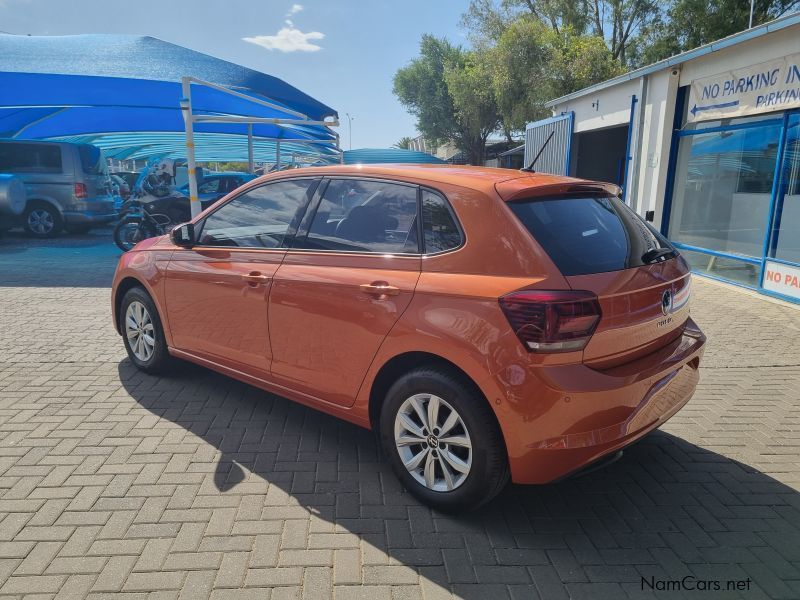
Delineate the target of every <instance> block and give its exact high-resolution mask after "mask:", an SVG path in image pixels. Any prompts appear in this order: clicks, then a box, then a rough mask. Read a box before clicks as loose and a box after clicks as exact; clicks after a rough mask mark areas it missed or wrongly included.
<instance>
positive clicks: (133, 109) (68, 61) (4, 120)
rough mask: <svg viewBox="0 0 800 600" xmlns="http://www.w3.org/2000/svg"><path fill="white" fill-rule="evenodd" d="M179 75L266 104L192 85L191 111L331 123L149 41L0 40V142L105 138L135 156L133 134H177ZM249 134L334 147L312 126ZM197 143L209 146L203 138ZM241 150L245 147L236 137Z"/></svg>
mask: <svg viewBox="0 0 800 600" xmlns="http://www.w3.org/2000/svg"><path fill="white" fill-rule="evenodd" d="M184 76H191V77H195V78H197V79H202V80H204V81H209V82H211V83H215V84H218V85H222V86H225V87H227V88H230V89H232V90H235V91H237V92H240V93H242V94H245V95H247V96H251V97H253V98H254V99H259V100H266V101H268V102H271V103H272V104H275V105H276V107H275V108H272V107H266V106H263V105H260V104H256V103H255V102H250V101H249V100H247V99H246V98H238V97H235V96H232V95H230V94H226V93H224V92H221V91H218V90H215V89H212V88H208V87H204V86H198V85H193V86H192V112H193V114H195V115H237V116H249V117H261V118H277V119H297V118H299V117H298V116H297V114H296V113H301V114H302V115H305V116H306V117H307V118H308V119H309V120H312V121H320V120H324V119H325V118H326V117H337V113H336V111H335V110H333V109H332V108H330V107H329V106H326V105H324V104H322V103H321V102H319V101H317V100H315V99H314V98H312V97H310V96H308V95H307V94H305V93H303V92H302V91H300V90H298V89H297V88H294V87H292V86H291V85H289V84H288V83H286V82H284V81H282V80H281V79H278V78H276V77H272V76H270V75H266V74H264V73H260V72H258V71H254V70H252V69H248V68H246V67H242V66H240V65H236V64H233V63H229V62H227V61H224V60H220V59H217V58H214V57H212V56H208V55H206V54H202V53H200V52H195V51H193V50H189V49H188V48H183V47H181V46H177V45H175V44H170V43H168V42H164V41H162V40H159V39H156V38H152V37H142V36H130V35H75V36H59V37H50V36H43V37H29V36H16V35H0V137H15V138H17V139H63V138H65V137H69V136H80V135H92V136H94V137H95V140H96V141H99V140H101V139H102V137H103V136H106V135H110V136H114V137H115V141H114V144H119V143H120V139H119V136H120V135H122V134H129V135H130V136H131V137H130V139H129V140H128V145H129V149H130V150H131V151H132V152H133V153H134V154H136V153H139V154H141V153H142V152H146V151H147V149H148V148H149V147H150V146H148V145H137V144H138V143H139V141H140V140H139V135H140V134H152V133H182V132H183V131H184V123H183V117H182V115H181V110H180V100H181V97H182V96H183V92H182V88H181V78H182V77H184ZM194 130H195V131H196V132H198V133H205V134H214V135H228V136H246V135H247V125H246V124H243V123H195V125H194ZM253 136H254V137H255V138H256V139H258V138H280V139H282V140H287V141H292V140H296V141H302V140H323V141H326V142H328V143H329V144H328V145H327V146H325V144H315V145H314V147H316V148H320V147H322V149H323V153H324V152H326V151H331V150H332V149H333V148H334V147H335V144H336V135H335V133H333V132H332V131H331V130H329V129H328V128H326V127H323V126H318V125H306V126H300V125H283V126H279V125H275V124H262V123H258V124H253ZM201 139H202V140H204V141H205V142H210V141H211V139H213V136H206V137H205V138H201ZM228 139H229V140H230V138H228ZM170 142H172V139H170ZM93 143H94V142H93ZM244 144H245V147H246V141H245V142H244ZM99 145H101V146H102V145H103V144H99ZM239 145H240V146H241V143H240V144H239ZM263 147H264V146H263V145H262V148H263ZM303 148H305V151H308V149H309V147H303ZM198 150H200V148H199V144H198ZM237 152H238V151H237ZM183 155H185V149H184V150H183ZM215 160H223V158H222V157H220V158H217V159H215Z"/></svg>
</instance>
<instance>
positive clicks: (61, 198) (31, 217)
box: [0, 139, 117, 237]
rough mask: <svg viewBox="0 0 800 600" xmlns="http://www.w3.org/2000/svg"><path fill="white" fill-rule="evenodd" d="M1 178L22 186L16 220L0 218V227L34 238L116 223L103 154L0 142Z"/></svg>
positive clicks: (61, 145)
mask: <svg viewBox="0 0 800 600" xmlns="http://www.w3.org/2000/svg"><path fill="white" fill-rule="evenodd" d="M0 173H11V174H13V175H15V176H17V177H18V178H20V179H21V180H22V182H23V183H24V184H25V192H26V195H27V201H26V204H25V210H24V212H23V213H22V214H21V215H19V216H13V215H0V221H2V223H0V225H2V226H4V227H10V226H14V225H21V226H22V227H24V228H25V230H26V231H27V232H28V233H29V234H30V235H33V236H35V237H52V236H54V235H56V234H58V233H60V232H61V230H62V229H66V230H67V231H70V232H75V233H78V232H80V233H83V232H86V231H88V230H89V229H90V228H91V227H92V226H96V225H100V224H102V223H108V222H109V221H113V220H114V219H115V218H116V216H117V215H116V211H115V210H114V198H113V196H112V193H111V180H110V178H109V176H108V166H107V165H106V159H105V156H103V151H102V150H100V148H98V147H97V146H92V145H89V144H71V143H67V142H39V141H29V140H25V141H21V140H9V139H0Z"/></svg>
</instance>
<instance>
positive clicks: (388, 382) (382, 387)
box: [369, 351, 505, 444]
mask: <svg viewBox="0 0 800 600" xmlns="http://www.w3.org/2000/svg"><path fill="white" fill-rule="evenodd" d="M421 366H426V367H439V368H442V369H445V370H447V371H450V372H451V373H453V374H455V375H457V376H458V377H459V378H460V379H461V380H463V381H464V383H465V384H466V385H468V386H470V387H472V388H473V389H474V390H475V392H477V393H478V394H480V396H481V397H482V398H483V399H484V402H486V405H487V406H488V407H489V410H490V411H491V413H492V414H493V415H494V418H495V421H496V422H497V427H498V429H499V430H500V435H501V438H502V439H503V443H504V444H505V435H504V433H503V428H502V427H500V421H499V420H498V418H497V415H496V414H495V411H494V409H493V408H492V405H491V402H489V400H488V398H487V397H486V394H485V393H484V391H483V390H482V389H481V387H480V386H479V385H478V384H477V382H476V381H475V380H474V379H473V378H472V377H471V376H470V375H469V373H467V372H466V371H465V370H464V369H462V368H461V367H459V366H458V365H457V364H456V363H454V362H452V361H451V360H448V359H447V358H445V357H443V356H440V355H438V354H434V353H432V352H426V351H410V352H403V353H402V354H397V355H395V356H393V357H392V358H390V359H389V360H387V361H386V362H385V363H384V364H383V365H382V366H381V368H380V369H379V370H378V372H377V373H376V374H375V377H374V378H373V380H372V384H371V386H370V391H369V422H370V425H371V427H372V429H373V431H378V421H379V419H380V412H381V406H383V401H384V398H385V397H386V393H387V392H388V391H389V388H390V387H391V386H392V384H393V383H394V382H395V381H397V379H398V378H399V377H401V376H402V375H404V374H405V373H408V372H410V371H412V370H414V369H416V368H418V367H421Z"/></svg>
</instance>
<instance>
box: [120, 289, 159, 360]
mask: <svg viewBox="0 0 800 600" xmlns="http://www.w3.org/2000/svg"><path fill="white" fill-rule="evenodd" d="M125 335H126V336H127V337H128V344H129V345H130V348H131V352H133V355H134V356H135V357H136V358H138V359H139V360H140V361H142V362H147V361H148V360H150V358H151V357H152V356H153V352H154V351H155V346H156V338H155V330H154V328H153V321H152V319H151V318H150V313H149V312H148V310H147V307H146V306H145V305H144V304H142V303H141V302H139V301H137V300H134V301H133V302H131V303H130V304H129V305H128V309H127V310H126V311H125Z"/></svg>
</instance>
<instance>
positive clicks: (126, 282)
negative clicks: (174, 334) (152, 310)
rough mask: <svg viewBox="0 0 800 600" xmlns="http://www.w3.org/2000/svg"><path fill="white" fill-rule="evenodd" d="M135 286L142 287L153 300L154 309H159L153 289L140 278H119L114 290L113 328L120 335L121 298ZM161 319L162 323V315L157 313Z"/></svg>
mask: <svg viewBox="0 0 800 600" xmlns="http://www.w3.org/2000/svg"><path fill="white" fill-rule="evenodd" d="M135 287H140V288H142V289H143V290H144V291H145V292H147V295H148V296H150V298H151V299H152V300H153V305H154V306H155V307H156V310H159V307H158V303H157V302H156V300H155V296H154V294H153V291H152V290H151V289H150V288H149V286H148V285H147V284H146V283H144V282H143V281H142V280H141V279H137V278H136V277H132V276H130V275H128V276H126V277H124V278H123V279H121V280H120V282H119V283H118V284H117V286H116V288H115V290H114V305H113V306H114V329H116V330H117V333H119V334H120V335H122V330H121V329H120V324H119V320H120V312H121V310H122V299H123V298H124V297H125V294H127V293H128V291H129V290H132V289H133V288H135ZM158 316H159V318H160V319H161V323H162V324H163V323H164V319H163V318H162V315H161V314H159V315H158Z"/></svg>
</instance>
